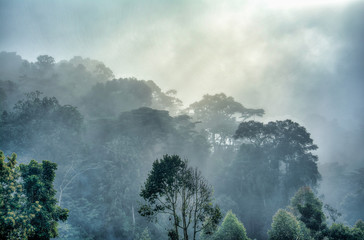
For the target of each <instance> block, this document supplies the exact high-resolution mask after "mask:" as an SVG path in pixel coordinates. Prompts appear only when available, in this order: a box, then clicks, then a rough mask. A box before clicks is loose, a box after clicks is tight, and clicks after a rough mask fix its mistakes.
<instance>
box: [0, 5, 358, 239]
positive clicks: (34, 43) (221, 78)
mask: <svg viewBox="0 0 364 240" xmlns="http://www.w3.org/2000/svg"><path fill="white" fill-rule="evenodd" d="M363 12H364V1H354V0H353V1H308V2H307V3H300V2H299V1H289V2H288V1H276V2H275V3H271V2H269V1H264V0H260V1H250V0H247V1H229V2H221V1H188V0H187V1H179V2H170V1H164V0H160V1H107V3H100V2H98V1H82V0H75V1H72V2H71V1H47V2H44V1H37V0H36V1H5V0H0V22H1V24H0V33H1V38H0V52H1V53H0V63H1V67H0V80H2V82H0V83H1V85H0V90H1V89H3V91H5V92H7V94H3V96H6V97H3V98H0V100H1V101H3V102H2V103H0V110H1V111H3V110H5V111H7V112H14V114H15V112H16V111H15V110H13V107H14V105H15V104H16V103H17V101H18V100H21V99H26V97H24V94H25V93H29V92H34V91H37V90H39V91H41V92H42V93H43V94H42V95H39V96H38V98H39V99H40V100H42V99H43V97H56V99H57V101H58V103H59V106H58V105H57V106H58V107H59V108H60V109H63V107H64V106H67V105H72V106H74V107H76V109H77V111H79V113H80V114H81V116H82V117H81V118H82V119H83V120H82V121H83V123H82V124H84V125H83V127H80V129H79V130H77V131H80V133H79V135H77V134H78V133H77V134H76V133H75V132H77V131H75V132H72V131H73V130H72V131H71V132H72V133H70V134H73V135H72V136H76V135H77V136H78V137H80V139H83V140H80V142H84V143H85V145H84V146H82V147H81V146H79V145H77V146H78V148H76V149H73V148H71V149H73V150H72V151H73V152H77V154H78V155H82V156H83V157H85V156H88V154H85V153H86V152H88V151H90V149H92V148H93V147H96V148H97V147H98V146H102V148H103V150H100V155H98V157H99V158H102V154H103V153H105V154H108V155H107V158H108V159H109V161H111V162H112V161H117V159H118V156H123V159H124V160H125V159H129V160H125V161H126V162H127V163H125V162H124V164H130V162H128V161H132V160H131V159H139V160H140V162H138V163H136V165H137V166H142V165H143V164H141V163H144V164H145V165H143V167H140V169H139V170H138V173H137V174H139V175H138V181H137V182H135V183H133V184H134V185H133V187H135V189H134V190H132V191H131V192H128V193H127V194H126V195H125V196H124V197H123V198H125V199H128V201H129V200H130V202H128V204H129V203H130V204H132V203H133V204H134V201H137V200H138V199H137V196H136V195H133V194H135V193H137V191H138V190H139V189H138V188H139V187H140V185H142V184H143V182H144V180H145V177H146V176H147V173H148V170H149V168H150V167H151V165H152V161H153V160H155V159H157V158H160V157H161V156H163V154H180V155H182V156H183V157H185V158H188V159H190V161H191V164H192V165H193V166H197V167H199V168H203V169H202V171H203V173H204V174H205V175H206V176H207V178H208V180H209V181H210V182H211V183H212V184H214V183H216V184H218V182H219V181H218V180H217V179H216V176H214V174H213V172H214V171H215V169H216V167H219V166H220V165H219V164H222V163H221V162H219V161H220V160H219V159H223V161H222V162H224V163H229V164H230V163H231V162H230V161H232V160H231V159H238V158H239V157H238V156H239V154H240V152H239V150H238V149H239V145H238V144H239V143H240V142H239V141H237V143H234V144H233V145H234V146H229V147H231V149H230V148H229V147H227V148H229V149H230V150H231V151H230V150H229V151H230V152H229V153H228V154H226V156H224V155H223V154H222V153H227V152H218V150H216V149H218V147H217V146H215V145H214V144H215V139H214V138H215V135H214V134H215V132H213V131H212V130H211V129H213V128H214V127H216V126H215V125H214V124H212V123H210V122H209V120H214V121H217V122H219V121H220V120H221V122H223V121H227V122H229V121H231V124H230V122H229V124H227V125H228V127H227V128H226V129H228V130H227V131H226V132H224V134H225V133H226V134H227V133H228V136H223V134H222V133H220V132H216V134H218V136H220V137H221V139H224V140H226V141H233V140H232V139H233V138H232V136H233V135H234V134H235V131H236V130H237V128H238V124H239V123H241V121H240V120H241V119H239V118H235V117H234V118H231V119H222V118H220V116H217V115H213V116H214V117H215V118H212V117H211V116H209V117H211V119H208V118H206V119H207V120H206V121H205V120H203V121H202V123H201V124H199V123H198V122H199V121H201V119H203V117H204V116H202V115H201V116H198V115H197V114H196V112H194V113H195V114H190V113H191V106H192V105H191V104H193V103H196V102H199V101H202V100H201V99H204V97H203V96H206V94H209V96H217V95H215V94H220V93H224V94H226V96H228V97H229V96H231V97H233V98H234V101H236V102H239V103H241V104H242V105H243V106H244V107H245V108H247V109H253V110H257V109H264V115H263V114H260V115H259V114H252V115H251V116H250V118H249V120H255V121H260V122H263V123H268V122H270V121H280V120H281V121H284V120H285V119H291V120H293V121H294V122H297V123H298V124H299V125H301V126H304V127H305V128H306V129H307V132H309V133H310V134H311V135H310V136H311V138H312V139H313V142H314V144H316V145H317V146H318V150H317V151H315V153H314V154H316V155H317V156H318V159H319V160H318V162H317V166H318V170H319V172H320V174H321V180H320V181H319V182H318V184H317V186H315V187H316V190H317V193H318V195H320V196H321V198H322V200H323V201H325V202H327V203H329V204H331V205H332V206H334V207H336V208H338V209H339V210H340V211H342V212H344V211H349V210H348V207H347V205H345V201H347V200H345V196H348V195H349V194H353V192H355V191H357V189H354V190H352V192H351V193H350V192H349V190H346V189H345V188H346V187H345V186H348V183H347V181H349V180H348V179H349V178H350V177H349V176H351V175H352V174H353V173H355V172H356V171H357V170H358V169H361V168H363V167H364V159H363V156H364V150H363V147H362V146H363V145H364V135H363V133H364V124H363V123H364V105H363V102H364V94H363V91H364V81H363V76H364V47H363V44H362V42H363V39H364V28H363V27H362V23H363V22H364V15H363V14H362V13H363ZM40 55H48V56H51V57H53V58H54V60H55V61H54V66H53V67H52V68H51V70H49V69H48V68H47V69H46V70H44V71H43V70H42V68H41V67H39V66H40V65H39V59H37V57H38V56H40ZM75 56H80V57H75ZM24 62H25V63H26V64H24ZM37 64H38V65H37ZM80 65H82V66H80ZM100 66H101V67H100ZM34 69H38V70H39V69H40V70H39V71H38V70H34ZM37 71H38V72H37ZM42 71H43V72H42ZM7 81H10V82H7ZM169 90H176V94H174V92H173V91H172V92H169ZM0 92H1V91H0ZM1 93H3V92H1ZM220 97H221V96H220ZM222 99H223V97H222ZM28 100H29V99H28ZM24 101H26V100H24ZM121 103H122V104H121ZM58 107H57V108H58ZM138 109H139V110H138ZM196 109H197V108H195V109H194V110H195V111H196ZM192 112H193V111H192ZM186 113H187V115H189V117H190V118H183V117H180V115H182V114H186ZM151 116H153V117H155V121H156V122H151V123H150V125H148V124H149V123H148V124H147V126H146V128H145V129H144V130H143V131H140V132H139V130H136V129H138V128H139V127H141V126H143V123H141V122H143V121H144V120H140V119H144V118H149V117H151ZM138 119H139V120H140V121H141V122H138V121H139V120H138ZM153 119H154V118H153ZM14 121H15V120H14ZM52 121H53V120H52ZM77 121H78V120H77ZM133 121H136V125H135V126H134V125H133V127H131V126H132V125H131V123H132V122H133ZM219 123H220V122H219ZM52 124H56V123H52ZM57 124H60V125H57V126H59V127H60V129H63V128H65V129H68V127H67V126H68V125H67V124H68V123H67V124H66V123H57ZM79 124H81V123H79ZM82 124H81V125H82ZM129 124H130V125H129ZM138 124H139V125H138ZM164 124H166V125H164ZM204 124H205V125H204ZM209 124H210V125H209ZM211 124H212V125H211ZM4 126H5V125H4ZM134 127H135V129H134ZM148 127H149V128H148ZM129 128H130V129H129ZM154 128H157V129H159V130H158V131H157V132H156V133H155V134H156V135H153V134H154V133H151V136H149V138H150V139H149V138H148V139H149V140H145V141H144V140H141V139H140V137H141V136H142V135H148V129H154ZM182 128H185V129H189V130H191V131H193V132H194V133H193V134H192V133H189V134H190V135H188V134H187V133H186V132H183V131H182V130H181V129H182ZM91 129H92V130H91ZM113 129H118V134H119V135H118V134H114V133H113ZM206 129H208V131H207V133H206V132H204V130H206ZM19 131H20V130H19ZM21 131H23V130H21ZM21 131H20V132H21ZM67 131H70V130H67ZM180 131H181V132H180ZM209 131H210V132H209ZM20 132H18V134H20ZM182 132H183V133H182ZM2 133H7V132H6V131H4V132H2ZM25 133H26V134H25ZM21 134H25V135H27V136H32V137H31V138H30V139H33V137H34V136H36V135H34V134H36V133H33V132H28V130H24V132H21ZM42 134H43V135H41V136H43V137H44V138H45V136H47V134H48V133H47V131H44V132H42ZM52 134H53V133H52ZM54 134H56V133H54ZM184 134H186V135H184ZM12 136H15V135H12ZM57 136H58V135H57ZM152 136H153V137H155V138H158V139H160V142H158V144H154V145H153V144H152V143H151V142H149V141H152V139H153V137H152ZM1 137H2V138H3V137H4V136H1ZM62 137H65V138H67V136H63V135H62ZM225 137H226V139H225ZM14 138H15V137H14ZM212 138H213V139H214V140H211V139H212ZM186 139H192V140H186ZM201 139H202V140H201ZM221 139H220V140H221ZM29 141H30V140H29ZM32 141H33V143H31V144H30V143H19V142H17V141H15V140H13V139H10V142H11V144H10V143H9V144H6V145H3V146H0V149H1V150H3V151H5V153H7V154H10V153H11V152H19V153H22V154H23V156H21V155H20V154H19V155H20V157H21V159H22V160H21V161H26V160H25V159H31V158H39V160H41V159H48V160H53V161H56V162H57V161H58V162H57V163H58V164H60V162H62V161H61V159H57V157H55V156H56V155H57V154H55V152H54V151H53V150H52V149H56V148H55V146H56V145H57V144H56V142H53V143H50V142H48V143H49V144H50V145H47V144H48V143H47V144H45V141H46V140H45V139H38V140H37V141H39V142H37V141H34V140H32ZM103 141H104V142H105V143H107V144H103ZM36 143H38V145H37V144H36ZM4 144H5V143H4ZM52 144H54V145H52ZM123 144H130V145H132V146H138V145H139V146H148V147H151V149H148V150H145V149H139V148H137V147H136V148H135V147H131V148H130V149H132V148H133V150H132V151H134V152H132V151H131V152H128V150H127V148H122V149H123V150H120V147H121V146H123ZM51 145H52V146H51ZM86 145H87V146H86ZM67 146H69V144H68V143H67V144H65V146H64V147H65V148H67ZM69 147H71V146H69ZM42 148H49V149H51V150H49V152H43V153H42ZM80 148H82V150H80ZM191 149H194V150H193V152H192V153H191ZM116 150H117V151H116ZM59 151H61V150H60V149H59ZM72 151H71V150H67V152H68V153H69V154H71V152H72ZM219 151H220V150H219ZM221 151H222V150H221ZM224 151H228V150H224ZM240 151H241V150H240ZM135 152H138V154H136V153H135ZM219 154H220V155H219ZM136 156H137V157H136ZM143 158H145V159H147V158H148V159H149V161H145V162H144V160H141V159H143ZM225 158H226V159H225ZM229 158H230V160H229ZM72 159H73V160H72V161H71V162H74V161H76V157H72ZM201 159H203V161H202V160H201ZM139 160H138V161H139ZM92 161H93V162H92V164H94V165H95V166H98V164H99V163H98V160H97V157H95V158H94V159H93V160H92ZM68 164H70V163H67V164H66V163H65V165H62V164H61V167H60V169H61V171H60V172H61V173H60V175H62V174H63V175H62V176H63V177H64V178H66V179H67V176H66V175H64V174H66V172H67V169H69V165H68ZM72 164H73V163H72ZM78 164H80V166H81V165H82V164H83V162H82V161H81V162H78ZM138 164H141V165H138ZM94 165H92V167H91V168H93V167H95V166H94ZM72 166H73V165H72ZM128 166H134V165H128ZM134 167H135V166H134ZM95 168H96V167H95ZM137 168H138V167H137ZM62 169H63V170H62ZM333 169H336V170H333ZM62 171H63V172H62ZM82 171H86V169H83V170H82ZM87 171H88V170H87ZM92 171H93V170H90V176H94V174H95V173H94V172H92ZM110 171H111V172H112V170H110ZM335 171H337V173H336V172H335ZM333 172H335V174H333ZM110 174H111V175H110V176H109V179H110V180H111V179H112V178H113V177H115V176H114V175H113V174H114V173H110ZM125 174H127V173H125ZM95 175H96V174H95ZM90 176H87V175H86V176H83V177H81V178H79V179H78V180H77V181H78V183H77V184H78V185H77V184H76V185H75V186H74V189H72V191H70V192H69V194H70V193H71V192H75V191H76V190H75V189H77V187H82V186H84V185H83V184H84V183H83V182H82V181H89V180H88V177H90ZM222 176H224V174H223V173H221V175H219V177H222ZM338 179H339V180H338ZM340 179H342V180H340ZM335 181H338V182H335ZM57 184H58V185H57V186H59V187H62V181H60V180H59V182H58V183H57ZM125 184H126V183H125ZM338 184H339V185H340V186H342V188H341V189H337V186H338ZM216 188H217V189H216V192H217V193H218V194H221V195H219V196H217V199H218V201H220V202H222V203H223V202H224V201H227V200H226V199H225V200H224V201H223V200H221V199H224V198H226V196H228V193H226V192H225V193H223V191H220V190H222V188H221V187H220V188H219V186H217V187H216ZM59 189H61V188H59ZM219 189H220V190H219ZM124 190H125V189H124ZM58 191H59V190H58ZM92 191H93V190H89V192H92ZM110 191H111V190H110ZM125 191H126V190H125ZM125 191H124V193H125ZM219 191H220V192H219ZM350 191H351V190H350ZM76 192H77V191H76ZM287 194H288V193H287ZM289 194H290V195H292V193H289ZM87 195H88V193H85V194H84V195H82V198H86V199H87ZM128 197H130V198H128ZM291 197H292V196H291ZM111 198H112V197H111ZM69 199H72V197H70V196H69ZM65 201H66V203H67V201H69V202H68V203H70V204H75V205H77V204H80V203H79V202H77V203H73V202H72V201H71V200H67V195H66V199H65ZM105 201H106V200H105ZM110 201H111V200H110ZM229 201H231V202H232V203H231V202H230V203H231V206H230V208H231V209H233V210H234V204H235V203H234V201H235V199H234V198H233V197H232V199H230V200H228V201H227V202H229ZM277 201H278V200H277ZM282 202H284V201H283V200H282ZM90 204H91V205H92V204H93V203H90ZM95 204H96V203H95ZM282 204H283V203H282ZM91 205H90V206H91ZM227 205H228V204H227ZM278 205H279V204H278ZM278 205H277V206H278ZM70 206H71V205H70ZM274 206H276V205H274ZM123 207H124V206H123ZM128 207H129V206H128ZM280 207H282V206H280ZM133 208H134V205H133ZM272 209H273V207H272ZM224 210H225V209H224ZM226 210H229V209H228V207H226ZM235 210H236V211H239V210H238V208H237V207H235ZM276 210H277V209H274V212H275V211H276ZM95 211H96V210H95ZM125 211H129V210H125ZM272 211H273V210H272ZM350 211H351V212H354V211H353V210H350ZM350 211H349V212H350ZM71 212H72V210H71ZM100 212H102V210H100ZM274 212H273V213H274ZM359 212H361V213H362V212H363V211H362V209H361V210H360V209H359ZM128 214H130V213H129V212H128V213H125V216H128ZM239 214H240V213H239ZM239 214H238V216H239ZM267 214H268V215H269V214H271V213H267ZM242 215H243V213H241V216H242ZM271 215H272V214H271ZM348 215H350V213H348V214H346V215H345V213H344V214H343V217H342V221H343V222H345V223H348V224H351V225H353V223H354V221H355V220H356V219H354V217H352V216H348ZM355 218H364V216H360V214H358V215H357V216H355ZM90 219H92V217H90ZM114 220H115V219H114ZM114 220H113V221H114ZM269 220H271V219H269ZM72 221H73V223H77V221H78V220H77V219H76V218H72V219H71V222H72ZM115 221H116V220H115ZM141 221H143V220H141ZM127 224H130V223H125V224H124V225H125V226H124V229H128V227H127V226H126V225H127ZM143 224H144V223H143ZM244 224H245V223H244ZM264 224H265V226H264V227H262V229H265V228H267V227H268V225H267V223H266V222H265V223H264ZM253 225H254V224H251V226H250V227H248V228H247V230H248V235H249V232H253V231H255V230H253V227H252V226H253ZM143 226H144V225H143ZM159 230H160V229H159ZM159 230H158V231H159ZM82 231H86V230H82ZM82 231H81V232H82ZM153 231H155V232H154V233H153V234H154V235H153V234H152V235H153V236H158V234H159V233H157V232H158V231H157V230H155V229H154V230H153ZM259 231H260V230H256V232H259ZM106 232H108V233H110V235H109V236H110V239H112V238H113V237H115V238H118V236H117V234H120V232H117V231H116V230H115V231H114V230H110V229H109V230H107V231H106ZM125 232H127V233H130V232H128V231H126V230H125ZM125 232H124V233H123V234H125ZM113 234H116V235H113ZM263 235H264V234H263ZM263 235H260V234H256V235H254V236H255V237H258V238H259V237H263V238H264V237H266V236H263ZM119 238H120V235H119ZM124 238H126V235H125V236H124ZM124 238H123V237H121V239H124ZM130 239H132V238H130Z"/></svg>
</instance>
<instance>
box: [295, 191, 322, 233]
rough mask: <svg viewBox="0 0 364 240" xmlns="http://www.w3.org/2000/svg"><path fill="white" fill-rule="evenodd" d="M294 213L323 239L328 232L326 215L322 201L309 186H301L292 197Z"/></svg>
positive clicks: (312, 231)
mask: <svg viewBox="0 0 364 240" xmlns="http://www.w3.org/2000/svg"><path fill="white" fill-rule="evenodd" d="M290 208H291V210H292V212H293V214H294V215H295V216H296V217H297V218H298V219H299V220H300V221H302V222H303V223H304V224H305V225H306V227H307V228H308V229H310V231H311V236H312V237H313V238H315V239H322V238H323V237H324V236H325V234H326V232H327V226H326V217H325V214H324V213H323V211H322V202H321V201H320V200H319V199H318V198H317V197H316V196H315V194H314V193H313V192H312V190H311V189H310V188H309V187H302V188H300V189H299V190H298V191H297V193H296V194H295V195H294V196H293V198H292V199H291V205H290Z"/></svg>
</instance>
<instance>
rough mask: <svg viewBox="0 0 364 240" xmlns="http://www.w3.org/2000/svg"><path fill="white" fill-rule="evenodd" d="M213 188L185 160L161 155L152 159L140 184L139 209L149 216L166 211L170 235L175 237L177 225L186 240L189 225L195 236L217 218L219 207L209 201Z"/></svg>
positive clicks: (216, 220)
mask: <svg viewBox="0 0 364 240" xmlns="http://www.w3.org/2000/svg"><path fill="white" fill-rule="evenodd" d="M212 192H213V191H212V188H211V187H210V186H209V185H208V184H207V182H206V180H205V179H204V178H203V177H202V176H201V174H200V172H199V171H198V170H197V169H192V168H189V167H188V165H187V161H182V160H181V158H180V157H179V156H177V155H172V156H169V155H164V156H163V158H162V159H160V160H156V161H155V162H154V163H153V167H152V170H151V172H150V173H149V175H148V178H147V181H146V182H145V184H144V186H143V187H142V190H141V192H140V196H141V197H142V198H143V199H144V200H145V201H146V203H145V204H143V205H141V206H140V208H139V211H138V212H139V213H140V214H141V215H142V216H145V217H148V218H149V219H153V218H154V217H155V216H156V215H157V214H159V213H164V214H167V215H169V218H170V220H171V221H172V222H173V230H171V231H170V232H169V237H170V238H177V239H178V238H179V232H178V229H179V228H180V229H182V231H183V237H184V239H185V240H187V239H188V231H189V227H190V226H191V228H192V229H193V239H196V234H197V233H198V232H200V231H202V230H203V229H204V228H205V227H207V226H209V227H211V225H213V226H214V225H216V224H217V223H218V222H219V220H220V217H221V213H220V209H219V208H218V207H217V206H215V207H214V206H213V204H212Z"/></svg>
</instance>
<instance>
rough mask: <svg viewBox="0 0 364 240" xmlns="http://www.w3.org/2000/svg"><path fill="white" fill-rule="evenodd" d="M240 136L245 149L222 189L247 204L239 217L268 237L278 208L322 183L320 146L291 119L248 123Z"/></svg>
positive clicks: (252, 230)
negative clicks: (295, 195)
mask: <svg viewBox="0 0 364 240" xmlns="http://www.w3.org/2000/svg"><path fill="white" fill-rule="evenodd" d="M234 137H235V138H236V139H239V140H240V141H241V146H240V149H239V150H238V152H237V154H236V157H235V159H233V161H232V162H231V164H230V165H227V166H226V168H225V172H227V173H228V174H226V176H225V177H224V178H223V179H226V182H224V184H223V185H222V188H223V191H224V192H225V193H226V194H227V195H231V196H232V198H233V200H235V201H236V202H243V204H241V205H242V207H240V211H238V212H236V213H237V215H238V216H239V217H240V218H241V219H242V220H243V221H244V223H245V226H246V228H247V230H248V232H249V233H250V234H251V235H252V237H253V236H254V237H256V238H264V236H263V234H264V235H265V233H266V230H265V229H264V228H268V227H269V223H270V221H271V219H272V216H273V215H274V213H275V210H276V209H278V208H282V207H284V206H286V205H287V204H288V203H289V199H290V197H291V195H293V194H294V192H296V191H297V190H298V189H299V188H300V187H302V186H305V185H309V186H316V185H317V183H318V180H319V179H320V174H319V172H318V168H317V161H318V158H317V156H316V155H314V154H313V151H314V150H315V149H317V146H316V145H315V144H314V143H313V140H312V139H311V137H310V134H309V133H308V132H307V131H306V129H305V128H304V127H302V126H300V125H299V124H298V123H295V122H293V121H291V120H285V121H275V122H269V123H267V124H264V123H261V122H256V121H247V122H242V123H240V125H239V127H238V129H237V130H236V132H235V135H234ZM226 186H231V187H226ZM242 213H243V214H242Z"/></svg>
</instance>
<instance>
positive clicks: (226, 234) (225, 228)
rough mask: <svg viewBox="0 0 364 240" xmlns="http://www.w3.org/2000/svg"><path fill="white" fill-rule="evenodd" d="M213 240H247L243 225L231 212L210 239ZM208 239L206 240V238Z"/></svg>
mask: <svg viewBox="0 0 364 240" xmlns="http://www.w3.org/2000/svg"><path fill="white" fill-rule="evenodd" d="M212 238H213V239H215V240H232V239H234V240H248V239H249V238H248V237H247V235H246V230H245V227H244V225H243V224H242V223H241V222H240V221H239V220H238V218H237V217H236V216H235V214H233V213H232V211H229V212H227V214H226V216H225V218H224V220H223V222H222V224H221V226H220V227H219V228H218V230H217V232H216V233H215V234H214V235H213V237H212ZM206 239H208V238H206Z"/></svg>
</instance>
